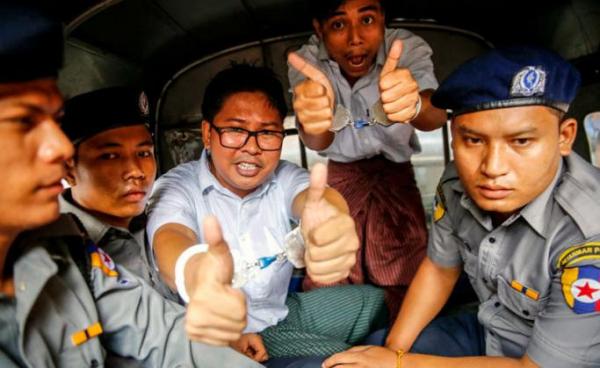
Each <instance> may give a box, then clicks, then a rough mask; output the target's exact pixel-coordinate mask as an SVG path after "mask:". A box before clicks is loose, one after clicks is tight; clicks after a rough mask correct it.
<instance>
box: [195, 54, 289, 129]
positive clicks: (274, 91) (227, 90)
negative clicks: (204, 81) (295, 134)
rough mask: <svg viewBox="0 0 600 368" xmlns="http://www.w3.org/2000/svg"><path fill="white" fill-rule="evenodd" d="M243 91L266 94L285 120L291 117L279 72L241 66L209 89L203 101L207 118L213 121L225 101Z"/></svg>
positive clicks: (219, 76) (225, 73)
mask: <svg viewBox="0 0 600 368" xmlns="http://www.w3.org/2000/svg"><path fill="white" fill-rule="evenodd" d="M239 92H262V93H264V94H265V96H267V99H268V101H269V103H270V104H271V105H272V106H273V107H274V108H276V109H277V111H278V112H279V115H280V117H281V119H283V118H285V116H286V115H287V105H286V103H285V95H284V93H283V87H282V85H281V82H280V81H279V79H278V78H277V76H276V75H275V73H273V71H272V70H271V69H269V68H265V67H259V66H252V65H249V64H238V65H234V66H232V67H231V68H228V69H225V70H223V71H221V72H219V73H218V74H217V75H216V76H215V77H214V78H213V79H212V80H211V81H210V82H209V83H208V86H206V90H205V91H204V100H203V101H202V116H203V119H205V120H207V121H210V122H212V121H213V120H214V118H215V115H217V113H218V112H219V111H220V110H221V108H222V107H223V104H224V103H225V100H227V98H228V97H229V96H231V95H233V94H235V93H239Z"/></svg>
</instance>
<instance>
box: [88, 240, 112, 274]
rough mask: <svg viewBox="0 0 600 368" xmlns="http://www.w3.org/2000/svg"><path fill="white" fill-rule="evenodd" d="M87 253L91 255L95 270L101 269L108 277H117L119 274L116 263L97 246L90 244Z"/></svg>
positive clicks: (91, 262)
mask: <svg viewBox="0 0 600 368" xmlns="http://www.w3.org/2000/svg"><path fill="white" fill-rule="evenodd" d="M87 252H88V254H89V255H90V264H91V265H92V267H94V268H99V269H100V270H102V272H104V274H105V275H106V276H110V277H116V276H118V275H119V273H118V272H117V271H116V270H115V262H113V260H112V258H110V256H109V255H108V254H107V253H106V252H105V251H103V250H102V249H100V248H98V247H97V246H96V245H95V244H90V245H88V247H87Z"/></svg>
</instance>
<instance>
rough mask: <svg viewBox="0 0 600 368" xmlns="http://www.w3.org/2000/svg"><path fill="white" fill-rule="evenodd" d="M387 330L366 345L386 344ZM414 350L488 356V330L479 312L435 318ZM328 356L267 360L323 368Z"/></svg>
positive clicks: (278, 366)
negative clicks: (486, 349) (486, 354)
mask: <svg viewBox="0 0 600 368" xmlns="http://www.w3.org/2000/svg"><path fill="white" fill-rule="evenodd" d="M388 332H389V331H388V330H387V329H383V330H378V331H375V332H374V333H372V334H371V335H370V336H369V337H368V338H367V339H366V340H365V341H364V342H363V345H379V346H382V345H383V344H384V343H385V338H386V335H387V333H388ZM410 351H411V353H418V354H430V355H439V356H447V357H459V356H482V355H485V332H484V329H483V326H481V325H480V324H479V321H478V320H477V315H476V314H474V313H464V314H458V315H455V316H449V317H440V318H436V319H435V320H433V321H432V322H431V323H430V324H429V325H428V326H427V327H426V328H425V329H424V330H423V331H422V332H421V334H420V335H419V337H418V338H417V340H416V341H415V343H414V344H413V347H412V349H411V350H410ZM326 358H327V357H316V356H315V357H304V358H276V359H271V360H270V361H268V362H267V364H266V366H267V367H269V368H319V367H320V366H321V363H322V362H323V361H324V360H325V359H326Z"/></svg>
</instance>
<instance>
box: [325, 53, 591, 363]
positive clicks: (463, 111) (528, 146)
mask: <svg viewBox="0 0 600 368" xmlns="http://www.w3.org/2000/svg"><path fill="white" fill-rule="evenodd" d="M579 83H580V77H579V74H578V72H577V71H576V70H575V69H574V67H573V66H572V65H570V64H569V63H567V62H566V61H564V60H563V59H561V58H560V57H559V56H557V55H555V54H554V53H551V52H549V51H546V50H542V49H539V48H534V47H512V48H506V49H498V50H492V51H490V52H489V53H487V54H485V55H482V56H480V57H478V58H475V59H474V60H472V61H470V62H468V63H466V64H465V65H463V66H461V67H460V68H459V69H458V70H456V71H455V72H454V73H453V74H452V75H451V76H450V77H448V79H447V80H446V81H445V82H444V83H443V84H442V86H441V87H440V88H439V89H438V90H437V92H436V93H435V94H434V95H433V98H432V101H433V103H434V104H435V105H436V106H438V107H441V108H446V109H449V110H451V112H452V138H453V141H452V148H453V152H454V159H455V161H454V163H451V164H450V165H449V166H448V167H447V169H446V170H445V173H444V174H443V176H442V179H441V182H440V185H439V188H438V193H437V198H436V208H435V214H434V223H433V226H432V233H431V238H430V242H429V246H428V253H427V257H426V259H425V260H424V261H423V263H422V264H421V266H420V269H419V271H418V273H417V275H416V277H415V279H414V281H413V282H412V284H411V286H410V289H409V291H408V294H407V297H406V299H405V302H404V304H403V306H402V309H401V311H400V313H399V315H398V317H397V319H396V321H395V323H394V326H393V328H392V330H391V331H390V334H389V336H388V339H387V341H386V347H385V348H381V347H359V348H355V349H353V350H351V351H348V352H345V353H341V354H339V355H336V356H333V357H332V358H330V359H329V360H328V361H327V362H326V363H325V366H326V367H331V366H333V365H334V364H339V363H356V364H357V365H358V366H361V367H363V366H367V367H370V366H377V367H396V366H402V367H403V368H408V367H417V366H419V367H421V366H426V367H483V366H489V367H537V366H542V367H598V366H599V365H600V281H599V280H600V268H599V266H600V242H598V241H599V240H600V222H599V221H598V220H597V213H599V212H598V211H600V196H599V193H600V171H599V170H598V169H596V168H594V167H592V166H591V165H590V164H588V163H587V162H585V161H584V160H583V159H582V158H581V157H579V156H578V155H577V154H575V153H573V152H572V151H571V147H572V144H573V140H574V139H575V135H576V130H577V123H576V121H575V120H573V119H570V118H565V113H566V112H567V110H568V107H569V104H570V103H571V102H572V100H573V99H574V97H575V95H576V92H577V88H578V86H579ZM461 269H464V270H465V272H466V273H467V275H468V276H469V279H470V281H471V284H472V285H473V288H474V289H475V291H476V293H477V295H478V297H479V302H480V304H479V309H478V312H477V314H476V315H475V314H461V315H458V316H454V317H446V318H441V319H438V320H436V321H434V322H433V323H431V324H430V325H429V326H428V327H427V328H425V327H426V326H427V325H428V324H429V322H430V321H431V320H432V319H433V318H434V317H435V316H436V315H437V313H438V312H439V311H440V309H441V308H442V307H443V305H444V303H445V302H446V300H447V299H448V296H449V295H450V292H451V290H452V287H453V286H454V284H455V283H456V281H457V279H458V277H459V274H460V271H461ZM411 349H412V350H411ZM409 350H411V353H407V352H408V351H409ZM415 353H421V354H415ZM427 354H431V355H427ZM441 355H443V356H446V357H441ZM447 356H452V357H454V358H452V359H450V358H447ZM467 356H477V357H467ZM361 364H362V365H361Z"/></svg>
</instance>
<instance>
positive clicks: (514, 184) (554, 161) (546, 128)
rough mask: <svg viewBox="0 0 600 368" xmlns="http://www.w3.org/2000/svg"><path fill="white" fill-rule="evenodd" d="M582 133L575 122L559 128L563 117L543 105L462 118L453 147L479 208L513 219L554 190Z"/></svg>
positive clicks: (457, 120)
mask: <svg viewBox="0 0 600 368" xmlns="http://www.w3.org/2000/svg"><path fill="white" fill-rule="evenodd" d="M576 131H577V123H576V122H575V120H573V119H568V120H565V121H564V122H562V123H561V124H560V129H559V115H558V113H557V112H555V111H554V110H552V109H550V108H547V107H543V106H524V107H513V108H504V109H497V110H487V111H480V112H475V113H469V114H464V115H460V116H457V117H456V118H455V119H454V121H453V122H452V139H453V141H452V148H453V152H454V160H455V162H456V167H457V169H458V174H459V177H460V180H461V183H462V184H463V186H464V188H465V189H466V191H467V193H468V194H469V196H470V197H471V198H472V199H473V200H474V201H475V203H476V204H477V206H479V208H481V209H482V210H484V211H488V212H491V213H492V214H493V215H495V216H496V217H497V218H498V219H500V220H503V219H505V218H508V217H509V216H510V215H511V214H513V213H515V212H517V211H518V210H519V209H521V208H522V207H524V206H525V205H527V204H528V203H529V202H531V201H532V200H533V199H534V198H536V197H537V196H538V195H539V194H541V193H542V192H543V191H544V190H545V189H546V188H547V187H548V185H550V183H551V181H552V179H553V178H554V176H555V174H556V171H557V169H558V165H559V162H560V157H561V155H562V156H566V155H568V154H569V153H570V152H571V146H572V144H573V140H574V139H575V134H576Z"/></svg>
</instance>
